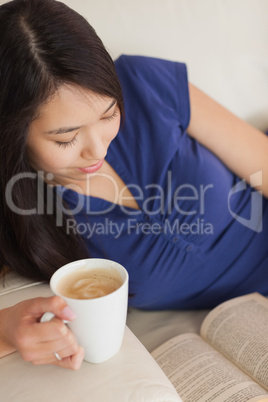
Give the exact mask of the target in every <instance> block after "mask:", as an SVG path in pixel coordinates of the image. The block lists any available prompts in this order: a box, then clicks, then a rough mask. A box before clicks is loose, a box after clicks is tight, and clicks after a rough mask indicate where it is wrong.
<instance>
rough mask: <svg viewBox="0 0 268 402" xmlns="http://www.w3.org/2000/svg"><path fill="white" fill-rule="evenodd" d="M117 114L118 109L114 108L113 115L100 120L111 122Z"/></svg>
mask: <svg viewBox="0 0 268 402" xmlns="http://www.w3.org/2000/svg"><path fill="white" fill-rule="evenodd" d="M117 114H118V108H117V107H116V108H115V110H114V112H113V114H112V115H111V116H108V117H103V118H102V120H105V121H111V120H113V119H114V118H115V117H116V116H117Z"/></svg>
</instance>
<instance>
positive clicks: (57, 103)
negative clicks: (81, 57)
mask: <svg viewBox="0 0 268 402" xmlns="http://www.w3.org/2000/svg"><path fill="white" fill-rule="evenodd" d="M110 101H111V98H109V97H105V96H101V95H99V94H96V93H94V92H92V91H90V90H88V89H85V88H82V87H79V86H75V85H62V86H61V87H59V88H58V89H57V91H56V92H55V93H54V94H53V95H52V96H51V97H50V98H49V99H48V100H47V101H46V102H45V103H44V104H43V105H42V106H41V107H40V108H39V110H38V114H37V118H36V119H35V121H42V120H47V119H50V118H55V117H57V116H61V115H64V116H65V117H66V116H69V117H72V116H77V113H78V114H79V115H82V114H83V113H87V114H89V115H90V114H92V115H94V114H100V113H103V112H104V111H105V108H107V105H108V104H109V102H110Z"/></svg>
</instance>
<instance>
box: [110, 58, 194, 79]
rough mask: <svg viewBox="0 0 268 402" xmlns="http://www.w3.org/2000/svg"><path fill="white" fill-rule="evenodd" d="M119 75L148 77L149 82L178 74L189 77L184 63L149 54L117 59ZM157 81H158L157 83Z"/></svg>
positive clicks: (176, 76) (138, 77) (173, 77)
mask: <svg viewBox="0 0 268 402" xmlns="http://www.w3.org/2000/svg"><path fill="white" fill-rule="evenodd" d="M115 67H116V70H117V73H118V75H119V77H122V78H124V77H126V76H127V77H129V76H133V78H136V79H146V81H147V82H149V83H152V82H153V83H155V80H156V79H157V82H159V81H160V82H161V81H163V79H166V78H168V77H169V78H171V79H176V78H178V75H180V74H181V75H182V76H184V77H183V78H184V79H187V70H186V65H185V64H184V63H180V62H177V61H171V60H165V59H160V58H155V57H147V56H128V55H122V56H120V57H119V58H118V59H117V60H116V61H115ZM157 82H156V83H157Z"/></svg>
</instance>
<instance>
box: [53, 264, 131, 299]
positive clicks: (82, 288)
mask: <svg viewBox="0 0 268 402" xmlns="http://www.w3.org/2000/svg"><path fill="white" fill-rule="evenodd" d="M122 283H123V281H122V278H121V276H120V274H119V273H118V272H117V271H116V270H115V269H112V268H110V269H107V268H106V269H105V268H98V269H94V268H91V269H90V270H76V271H75V272H72V273H70V274H68V275H66V276H65V277H64V278H63V279H61V280H60V281H59V283H58V285H57V292H58V293H59V294H61V295H62V296H65V297H70V298H71V299H95V298H97V297H102V296H105V295H108V294H110V293H112V292H114V291H115V290H116V289H118V288H119V287H120V286H121V285H122Z"/></svg>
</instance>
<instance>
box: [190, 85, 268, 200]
mask: <svg viewBox="0 0 268 402" xmlns="http://www.w3.org/2000/svg"><path fill="white" fill-rule="evenodd" d="M189 91H190V104H191V119H190V124H189V127H188V129H187V132H188V134H189V135H190V136H191V137H193V138H195V139H196V140H197V141H198V142H200V143H201V144H202V145H204V146H205V147H206V148H208V149H209V150H210V151H212V152H213V153H214V154H215V155H216V156H218V158H219V159H221V161H222V162H223V163H224V164H225V165H226V166H227V167H228V168H229V169H230V170H232V171H233V172H234V173H235V174H237V175H238V176H240V177H241V178H242V179H245V180H246V181H247V183H249V184H250V185H251V186H253V187H256V189H257V190H260V191H262V193H263V195H264V196H265V197H267V198H268V137H267V136H266V135H265V134H264V133H262V132H261V131H259V130H257V129H256V128H254V127H252V126H251V125H250V124H248V123H246V122H244V121H242V120H240V119H239V118H238V117H236V116H235V115H233V114H232V113H231V112H229V111H228V110H226V109H225V108H224V107H222V106H221V105H219V104H218V103H217V102H215V101H214V100H213V99H211V98H210V97H209V96H207V95H205V94H204V93H203V92H202V91H200V90H199V89H198V88H196V87H195V86H193V85H192V84H189ZM267 112H268V111H267ZM260 171H261V172H262V186H259V185H258V184H259V183H256V184H257V185H256V184H254V182H253V181H252V179H253V178H252V177H251V176H252V175H254V174H255V173H257V172H260Z"/></svg>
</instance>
